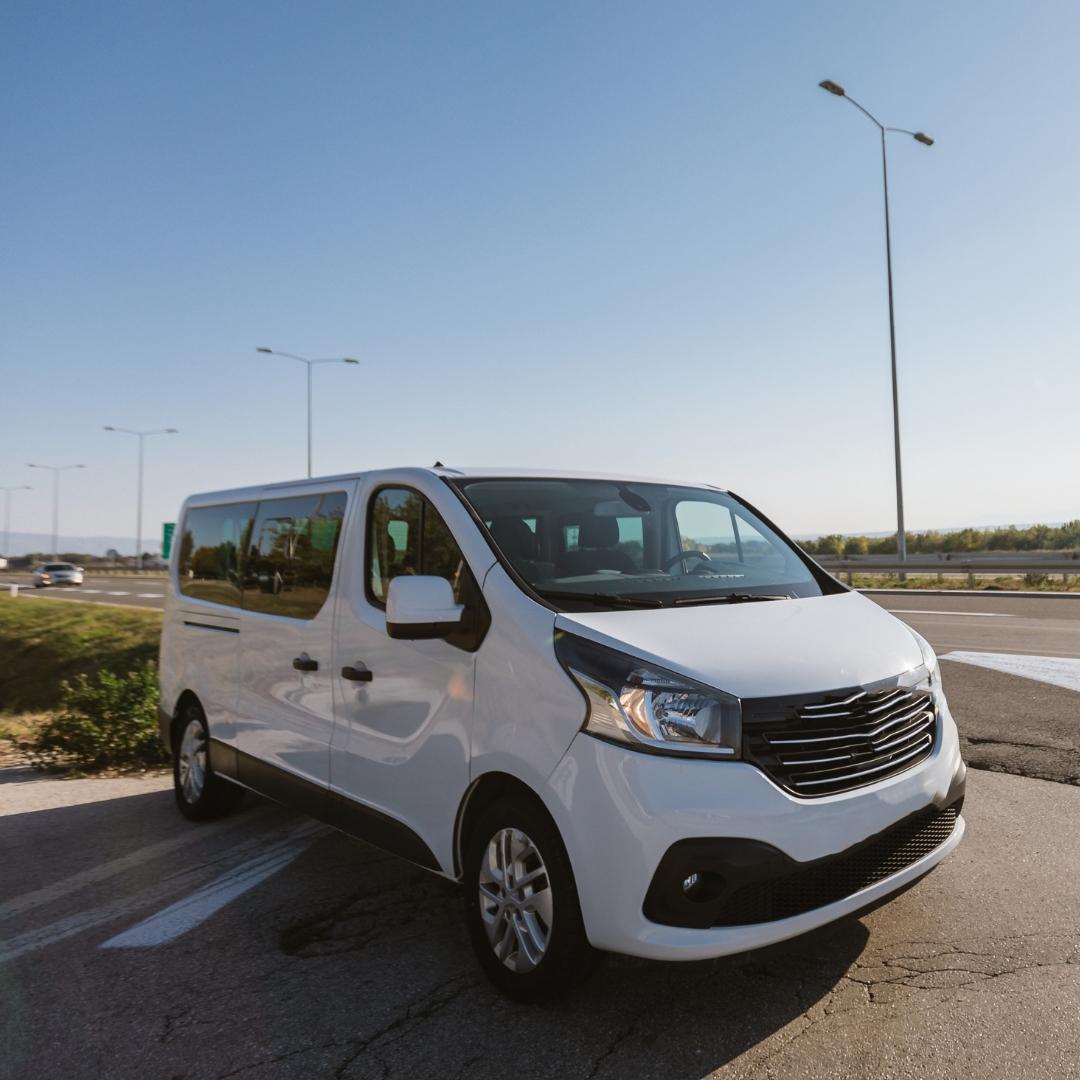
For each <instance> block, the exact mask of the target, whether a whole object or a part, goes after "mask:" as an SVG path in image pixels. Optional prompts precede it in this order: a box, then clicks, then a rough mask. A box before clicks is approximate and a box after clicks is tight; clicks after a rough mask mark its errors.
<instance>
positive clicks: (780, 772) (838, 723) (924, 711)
mask: <svg viewBox="0 0 1080 1080" xmlns="http://www.w3.org/2000/svg"><path fill="white" fill-rule="evenodd" d="M746 705H747V706H749V708H748V709H747V710H746V711H745V712H744V718H743V732H744V755H745V757H746V759H747V760H748V761H751V762H753V763H754V764H755V765H757V766H758V767H759V768H761V769H763V770H764V771H765V772H766V773H768V775H769V776H770V777H772V779H773V780H775V781H776V783H778V784H779V785H780V786H781V787H783V788H785V789H786V790H787V791H790V792H792V793H793V794H795V795H801V796H804V797H807V798H813V797H815V796H821V795H835V794H836V793H837V792H840V791H849V790H851V789H852V788H857V787H862V786H863V785H865V784H872V783H874V782H876V781H878V780H883V779H885V778H886V777H889V776H893V775H895V774H896V773H898V772H903V770H904V769H909V768H911V766H913V765H915V764H917V763H918V762H920V761H922V760H923V759H924V758H925V757H927V756H928V755H929V753H930V751H931V750H932V749H933V748H934V740H935V738H936V736H937V711H936V709H935V708H934V703H933V700H932V698H931V697H930V694H929V693H928V692H927V691H925V690H917V689H914V688H911V687H903V686H891V687H885V688H883V689H876V690H865V689H863V690H855V691H853V692H850V693H845V694H843V695H841V694H836V695H832V696H829V697H825V698H819V699H817V700H814V701H806V700H805V699H804V700H802V701H796V702H764V701H757V702H747V703H746Z"/></svg>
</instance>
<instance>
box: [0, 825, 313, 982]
mask: <svg viewBox="0 0 1080 1080" xmlns="http://www.w3.org/2000/svg"><path fill="white" fill-rule="evenodd" d="M326 831H329V830H328V829H327V828H326V827H325V826H320V825H304V826H301V828H300V829H295V830H293V831H292V832H291V833H290V834H289V836H288V837H286V839H285V840H284V841H280V842H279V844H278V845H274V847H273V848H266V847H265V843H266V840H267V836H266V835H265V834H264V835H261V836H256V837H253V838H251V839H249V840H246V841H244V842H242V843H240V844H236V845H234V846H233V847H231V848H229V849H227V850H226V851H224V852H221V853H220V854H218V855H217V856H215V857H214V858H212V859H210V860H208V861H207V862H194V861H193V862H192V864H191V865H189V866H185V867H183V868H182V869H180V870H178V871H177V872H176V873H174V874H166V875H163V876H162V877H161V878H159V880H158V881H156V882H155V883H154V884H153V885H150V886H148V887H147V888H145V889H140V890H139V891H138V892H134V893H130V894H128V895H126V896H120V897H117V898H116V899H115V900H113V901H111V902H109V903H105V904H101V905H100V906H98V907H92V908H89V909H88V910H86V911H77V912H75V913H74V914H72V915H68V916H66V917H65V918H63V919H57V920H56V921H55V922H52V923H49V924H48V925H46V926H43V927H40V928H39V929H36V930H28V931H26V932H25V933H23V934H18V935H15V936H13V937H8V938H7V939H6V940H4V941H3V942H0V964H2V963H6V962H7V961H10V960H15V959H16V958H18V957H20V956H23V955H24V954H26V953H29V952H34V951H36V950H37V949H44V948H47V947H48V946H50V945H55V944H56V943H57V942H60V941H64V940H65V939H67V938H70V937H74V936H75V935H76V934H81V933H83V932H84V931H86V930H90V929H93V928H94V927H95V926H101V925H102V924H104V923H108V922H113V921H114V920H116V919H119V918H121V917H123V916H126V915H134V914H136V913H137V912H139V911H145V910H146V909H147V908H148V907H150V906H151V905H153V904H159V903H161V902H162V901H163V900H165V899H167V898H168V897H169V896H170V895H172V896H175V895H176V892H177V890H178V889H181V888H184V887H185V886H190V885H191V884H194V882H195V881H196V880H197V879H198V878H199V877H200V876H201V875H202V874H203V872H204V871H205V870H206V868H207V866H208V865H209V866H213V865H215V864H218V863H225V862H228V860H229V858H231V857H235V856H236V855H237V854H240V853H243V854H247V855H249V854H251V851H252V849H253V848H255V849H259V848H261V849H263V852H264V854H266V853H268V852H269V851H271V850H277V847H278V846H280V843H293V842H295V841H296V839H297V837H301V836H303V835H304V834H305V833H311V835H312V837H314V835H315V834H316V833H319V832H326Z"/></svg>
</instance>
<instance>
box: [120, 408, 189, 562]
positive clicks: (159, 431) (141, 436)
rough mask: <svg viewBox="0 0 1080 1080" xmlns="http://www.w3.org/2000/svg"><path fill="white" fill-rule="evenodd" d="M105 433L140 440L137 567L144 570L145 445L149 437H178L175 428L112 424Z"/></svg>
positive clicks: (136, 536)
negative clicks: (145, 428)
mask: <svg viewBox="0 0 1080 1080" xmlns="http://www.w3.org/2000/svg"><path fill="white" fill-rule="evenodd" d="M103 430H104V431H118V432H120V434H121V435H134V436H135V437H136V438H137V439H138V440H139V481H138V494H137V495H136V499H135V507H136V509H135V565H136V567H138V569H140V570H141V569H142V555H143V551H142V522H143V514H142V491H143V443H144V442H145V440H146V438H147V436H148V435H178V434H179V431H177V429H176V428H174V427H167V428H156V429H155V430H154V431H132V430H131V428H126V427H112V426H111V425H110V424H106V425H105V427H104V429H103Z"/></svg>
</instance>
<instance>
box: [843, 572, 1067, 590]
mask: <svg viewBox="0 0 1080 1080" xmlns="http://www.w3.org/2000/svg"><path fill="white" fill-rule="evenodd" d="M836 576H837V577H838V578H839V579H840V580H841V581H843V582H847V579H848V578H847V574H846V573H845V572H843V571H840V572H839V573H837V575H836ZM852 579H853V583H854V586H855V588H856V589H968V588H971V586H970V585H968V578H967V574H955V575H948V574H945V575H942V577H941V578H940V580H939V578H938V576H937V574H910V573H909V574H908V578H907V581H899V580H898V579H897V577H896V575H895V574H853V575H852ZM975 588H976V589H981V590H983V591H984V592H1006V591H1010V592H1080V574H1070V575H1069V583H1068V585H1065V584H1063V583H1062V580H1061V575H1060V574H1053V575H1050V574H1027V575H1024V574H1014V575H1003V576H999V577H994V578H990V577H983V576H980V575H978V574H976V575H975Z"/></svg>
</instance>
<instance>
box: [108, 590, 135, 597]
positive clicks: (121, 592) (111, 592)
mask: <svg viewBox="0 0 1080 1080" xmlns="http://www.w3.org/2000/svg"><path fill="white" fill-rule="evenodd" d="M130 595H131V593H129V592H126V591H125V590H124V589H109V596H130Z"/></svg>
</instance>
